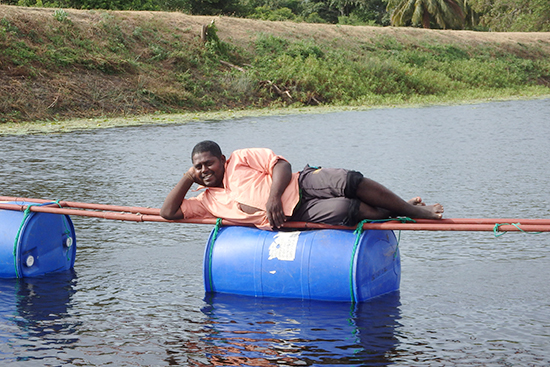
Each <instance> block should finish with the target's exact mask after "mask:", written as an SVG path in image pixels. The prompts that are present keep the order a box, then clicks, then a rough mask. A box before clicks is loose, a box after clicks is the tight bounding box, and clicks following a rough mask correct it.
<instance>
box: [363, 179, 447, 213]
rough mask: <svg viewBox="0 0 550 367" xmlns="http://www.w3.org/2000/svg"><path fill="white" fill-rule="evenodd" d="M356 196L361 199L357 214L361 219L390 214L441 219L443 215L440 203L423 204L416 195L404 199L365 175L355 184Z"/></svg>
mask: <svg viewBox="0 0 550 367" xmlns="http://www.w3.org/2000/svg"><path fill="white" fill-rule="evenodd" d="M356 196H357V198H358V199H359V200H361V205H360V206H359V216H360V217H361V218H362V219H382V218H388V217H390V216H393V217H395V216H406V217H411V218H423V219H441V217H442V215H443V206H441V205H440V204H434V205H425V204H424V203H423V202H422V200H421V199H420V198H418V197H417V198H413V199H411V200H409V201H405V200H403V199H401V198H400V197H399V196H397V195H396V194H394V193H393V192H392V191H390V190H389V189H387V188H386V187H384V186H383V185H381V184H379V183H378V182H376V181H373V180H371V179H369V178H365V177H363V179H362V180H361V182H360V183H359V185H358V186H357V191H356Z"/></svg>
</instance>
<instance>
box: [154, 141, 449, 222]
mask: <svg viewBox="0 0 550 367" xmlns="http://www.w3.org/2000/svg"><path fill="white" fill-rule="evenodd" d="M191 159H192V162H193V166H192V167H191V168H189V170H188V171H187V172H185V173H184V175H183V177H182V178H181V180H180V181H179V182H178V184H177V185H176V186H175V187H174V188H173V189H172V191H170V193H169V194H168V196H167V197H166V200H165V201H164V204H163V205H162V208H161V211H160V215H161V216H162V217H163V218H165V219H171V220H176V219H184V218H224V219H227V220H229V221H231V222H233V223H235V224H240V225H247V224H253V225H255V226H256V227H258V228H261V229H276V228H279V227H281V225H283V223H284V222H285V221H287V220H291V221H308V222H319V223H327V224H343V225H356V224H357V223H358V222H360V221H361V220H363V219H383V218H389V217H395V216H407V217H411V218H426V219H441V218H442V214H443V207H442V206H441V205H440V204H434V205H426V204H424V203H423V202H422V200H421V199H420V198H419V197H416V198H413V199H411V200H409V201H404V200H402V199H401V198H400V197H398V196H397V195H396V194H394V193H393V192H392V191H390V190H388V189H387V188H385V187H384V186H382V185H380V184H379V183H377V182H375V181H373V180H370V179H368V178H366V177H363V175H362V174H361V173H359V172H356V171H350V170H345V169H335V168H317V167H309V166H307V167H306V168H304V170H303V171H301V172H296V173H292V171H291V166H290V163H289V162H288V161H286V160H285V159H284V158H283V157H281V156H279V155H276V154H275V153H273V152H272V151H271V150H269V149H264V148H253V149H241V150H237V151H235V152H233V153H232V154H231V156H230V157H229V158H228V159H226V157H225V156H224V155H223V154H222V152H221V149H220V147H219V145H218V144H216V143H215V142H213V141H203V142H200V143H198V144H197V145H196V146H195V147H194V148H193V151H192V153H191ZM193 183H197V184H199V185H201V186H202V188H204V191H203V192H202V193H201V194H199V195H198V196H197V197H193V198H189V199H185V195H186V194H187V192H188V191H189V189H190V188H191V185H193Z"/></svg>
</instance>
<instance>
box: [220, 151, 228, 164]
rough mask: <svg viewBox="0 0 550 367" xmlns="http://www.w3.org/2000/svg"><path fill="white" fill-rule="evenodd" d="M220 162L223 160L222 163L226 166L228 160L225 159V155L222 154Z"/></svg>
mask: <svg viewBox="0 0 550 367" xmlns="http://www.w3.org/2000/svg"><path fill="white" fill-rule="evenodd" d="M220 160H221V162H222V163H223V164H224V165H225V161H226V160H227V159H226V158H225V156H224V155H223V154H222V156H221V159H220Z"/></svg>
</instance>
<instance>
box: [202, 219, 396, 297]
mask: <svg viewBox="0 0 550 367" xmlns="http://www.w3.org/2000/svg"><path fill="white" fill-rule="evenodd" d="M214 235H215V230H214V231H212V233H211V234H210V238H209V240H208V243H207V246H206V250H205V255H204V284H205V289H206V292H218V293H229V294H239V295H246V296H255V297H280V298H298V299H314V300H326V301H347V302H350V301H351V302H363V301H366V300H369V299H371V298H374V297H377V296H380V295H383V294H386V293H390V292H393V291H396V290H398V289H399V282H400V280H401V261H400V257H399V249H398V246H397V239H396V237H395V234H394V233H393V231H387V230H369V231H364V232H363V233H361V234H360V236H359V237H357V235H356V234H355V233H354V231H348V230H339V229H338V230H336V229H321V230H306V231H289V232H287V231H273V232H271V231H263V230H259V229H256V228H248V227H238V226H230V227H222V228H220V229H219V231H218V233H217V235H216V236H215V240H214V241H212V239H213V237H214Z"/></svg>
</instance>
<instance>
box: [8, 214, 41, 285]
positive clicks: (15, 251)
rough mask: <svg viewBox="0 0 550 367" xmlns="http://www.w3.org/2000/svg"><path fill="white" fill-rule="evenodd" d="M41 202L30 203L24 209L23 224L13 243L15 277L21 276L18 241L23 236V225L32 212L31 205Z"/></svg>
mask: <svg viewBox="0 0 550 367" xmlns="http://www.w3.org/2000/svg"><path fill="white" fill-rule="evenodd" d="M39 205H40V204H29V205H27V208H26V209H25V210H24V211H23V220H22V221H21V224H20V225H19V229H18V230H17V235H15V241H14V243H13V265H14V267H15V277H16V278H20V276H19V270H17V243H18V242H19V237H20V236H21V231H22V230H23V226H24V225H25V221H26V220H27V217H28V216H29V215H30V214H31V206H39Z"/></svg>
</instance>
